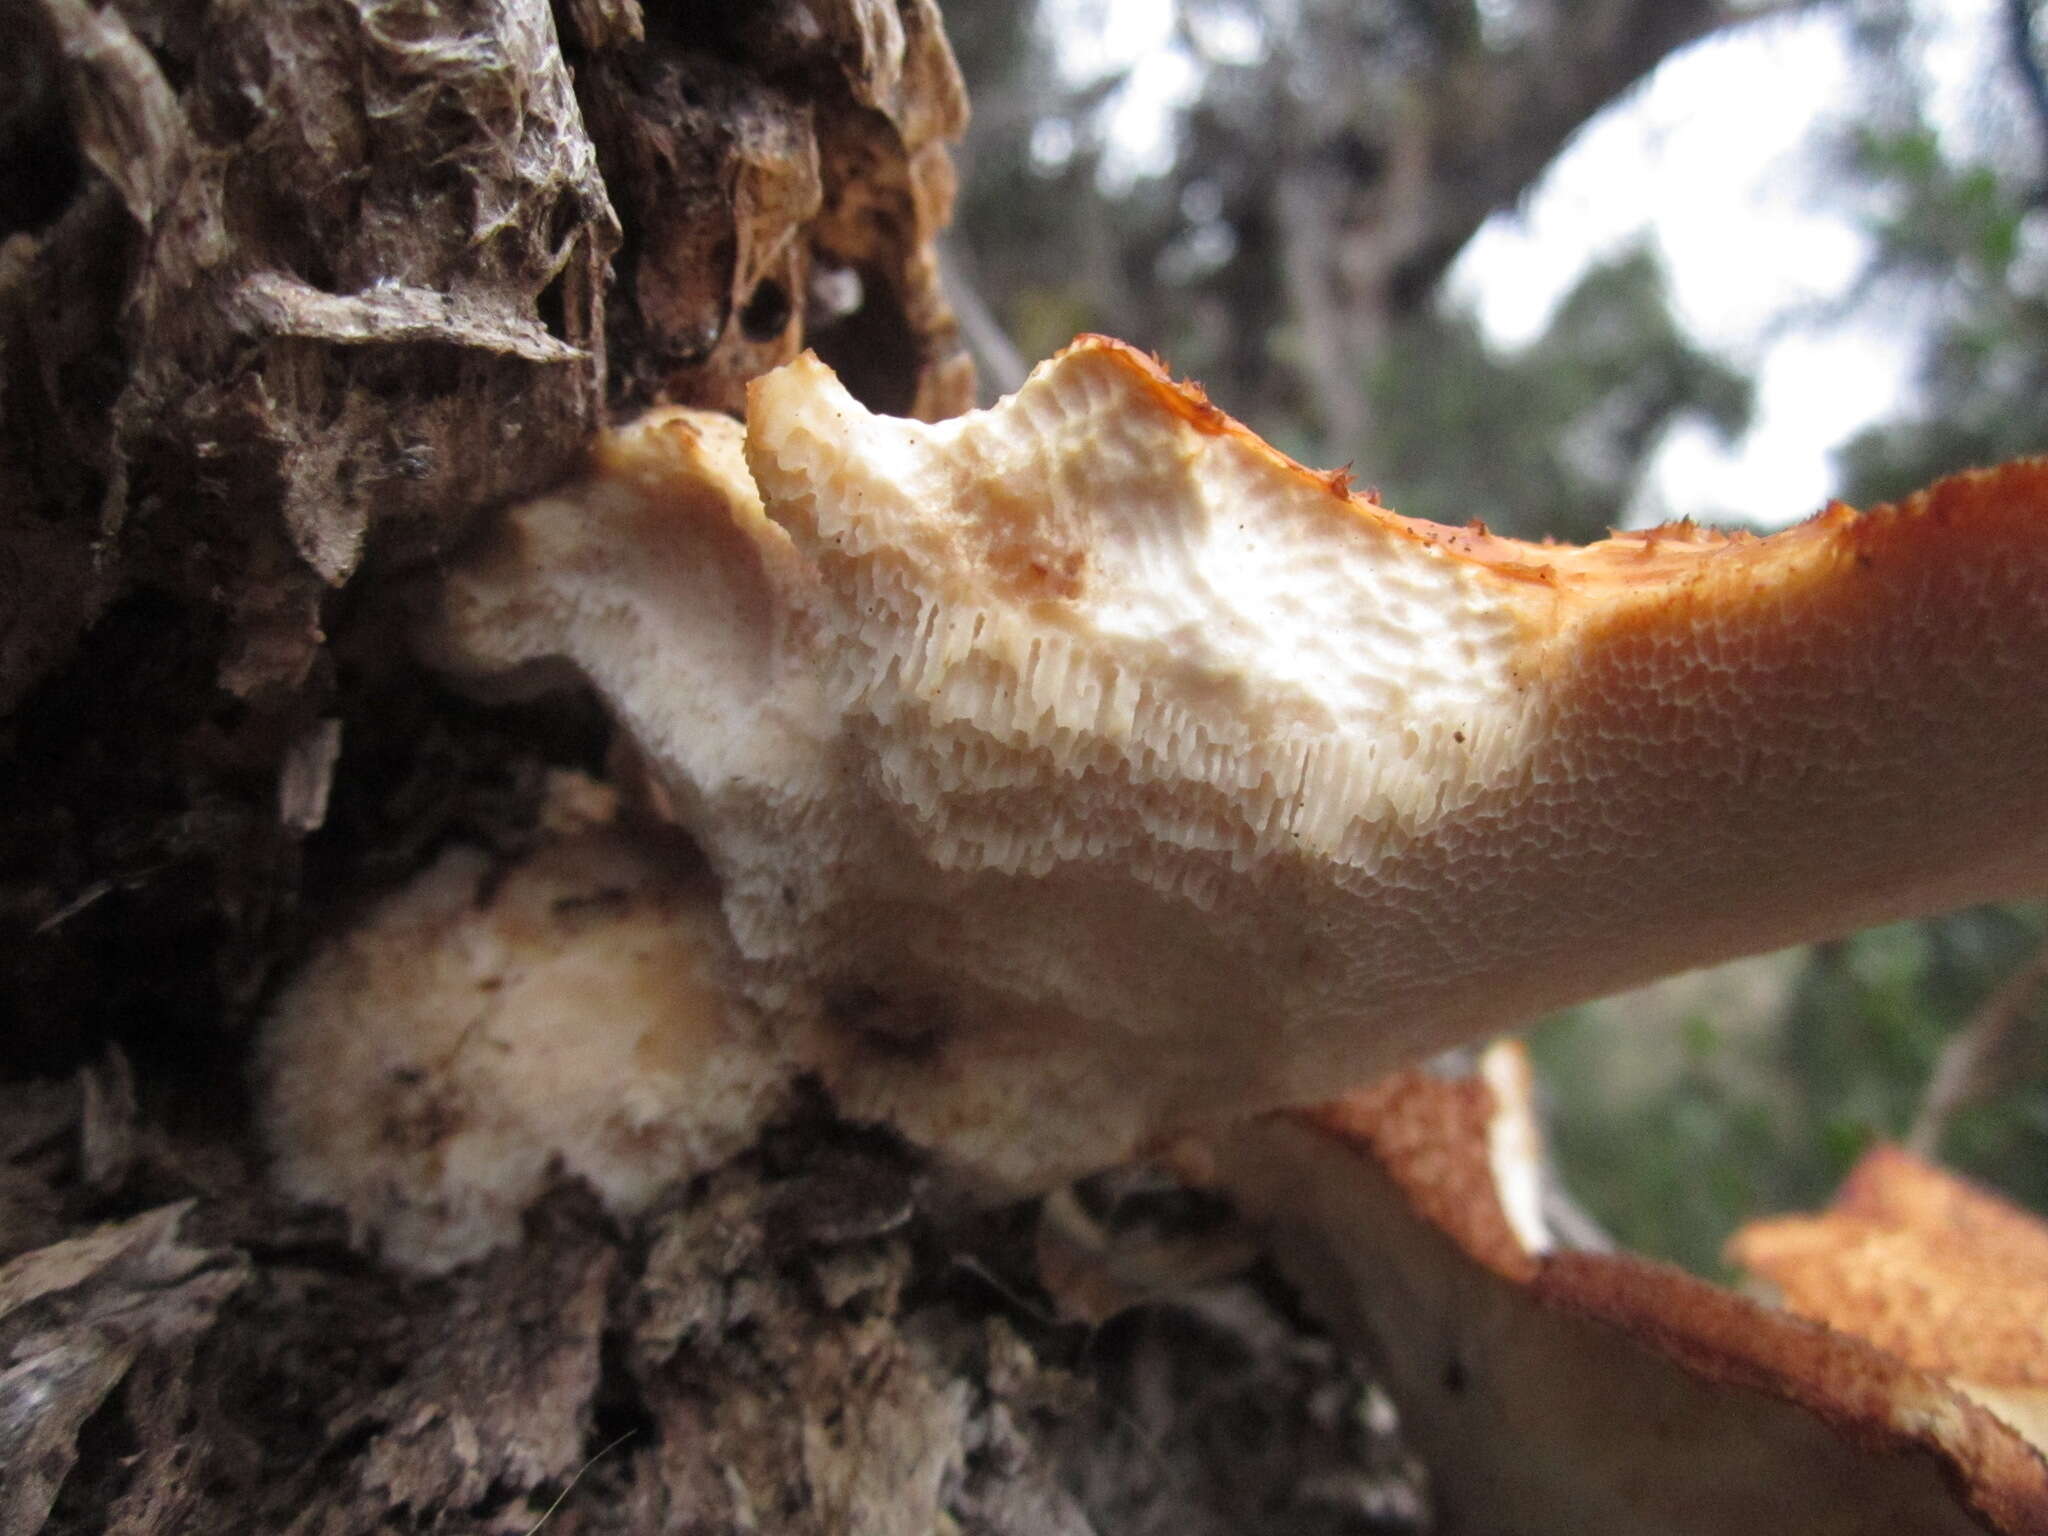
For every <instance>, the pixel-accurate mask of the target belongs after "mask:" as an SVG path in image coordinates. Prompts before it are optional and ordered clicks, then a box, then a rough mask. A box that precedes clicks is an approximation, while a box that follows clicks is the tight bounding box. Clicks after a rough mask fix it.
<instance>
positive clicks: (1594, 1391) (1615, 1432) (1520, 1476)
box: [1212, 1047, 2048, 1536]
mask: <svg viewBox="0 0 2048 1536" xmlns="http://www.w3.org/2000/svg"><path fill="white" fill-rule="evenodd" d="M1499 1049H1500V1048H1498V1047H1497V1048H1496V1053H1495V1054H1496V1060H1495V1061H1493V1062H1492V1063H1491V1065H1493V1066H1494V1067H1496V1068H1498V1067H1502V1066H1506V1067H1509V1068H1510V1070H1493V1071H1488V1072H1487V1073H1485V1074H1484V1075H1483V1076H1472V1077H1466V1078H1460V1079H1448V1078H1444V1077H1439V1076H1435V1075H1432V1074H1431V1073H1428V1072H1420V1071H1415V1072H1404V1073H1399V1074H1396V1075H1394V1076H1393V1077H1391V1078H1388V1079H1386V1080H1384V1081H1383V1082H1381V1083H1379V1084H1376V1085H1375V1086H1374V1087H1372V1088H1370V1089H1367V1090H1364V1091H1361V1092H1359V1093H1356V1094H1353V1095H1351V1096H1350V1097H1348V1098H1346V1099H1344V1100H1342V1101H1340V1102H1338V1103H1335V1104H1331V1105H1327V1106H1325V1107H1323V1108H1321V1109H1318V1110H1314V1111H1307V1112H1303V1111H1294V1112H1289V1113H1284V1114H1276V1115H1270V1116H1265V1117H1261V1118H1259V1119H1256V1120H1253V1121H1251V1122H1248V1123H1246V1124H1244V1125H1242V1126H1240V1127H1239V1128H1238V1129H1237V1130H1235V1131H1234V1132H1231V1133H1229V1134H1228V1135H1227V1137H1225V1138H1224V1139H1223V1140H1222V1141H1221V1142H1220V1143H1219V1144H1218V1145H1217V1146H1216V1147H1215V1148H1214V1149H1213V1153H1212V1157H1213V1166H1214V1167H1215V1169H1216V1170H1218V1173H1219V1177H1220V1179H1221V1181H1222V1183H1223V1184H1224V1185H1225V1186H1226V1187H1227V1188H1228V1189H1229V1190H1230V1192H1231V1193H1233V1194H1234V1195H1235V1196H1236V1197H1237V1199H1238V1202H1239V1204H1240V1206H1241V1207H1242V1208H1243V1209H1245V1210H1246V1211H1247V1212H1248V1213H1250V1214H1252V1215H1253V1216H1255V1217H1257V1218H1260V1219H1261V1220H1262V1221H1263V1222H1264V1223H1265V1225H1266V1228H1267V1230H1268V1235H1269V1237H1270V1240H1271V1241H1272V1243H1273V1246H1274V1253H1275V1256H1276V1257H1277V1258H1278V1260H1279V1262H1280V1265H1281V1267H1282V1269H1283V1270H1284V1272H1285V1273H1286V1274H1287V1275H1288V1277H1289V1278H1290V1279H1291V1280H1292V1281H1293V1282H1294V1283H1295V1284H1296V1285H1297V1286H1298V1287H1299V1288H1300V1290H1301V1292H1302V1295H1303V1298H1304V1300H1305V1301H1306V1302H1307V1303H1308V1305H1309V1306H1310V1308H1311V1310H1313V1311H1315V1312H1316V1313H1317V1314H1318V1315H1319V1316H1320V1317H1321V1318H1322V1320H1323V1321H1324V1322H1326V1323H1327V1324H1328V1325H1329V1326H1330V1327H1331V1329H1332V1330H1333V1332H1335V1333H1336V1335H1337V1336H1338V1337H1339V1338H1340V1339H1344V1340H1347V1341H1349V1342H1351V1343H1352V1344H1354V1345H1356V1346H1358V1347H1360V1348H1362V1349H1363V1350H1364V1351H1365V1353H1366V1354H1367V1356H1368V1358H1369V1359H1370V1360H1371V1361H1372V1363H1373V1364H1374V1366H1375V1367H1376V1368H1377V1370H1378V1371H1379V1372H1380V1373H1381V1375H1382V1379H1383V1380H1384V1382H1385V1385H1386V1387H1387V1390H1388V1392H1389V1393H1390V1394H1391V1395H1392V1396H1393V1397H1394V1399H1395V1401H1396V1402H1397V1403H1398V1404H1399V1406H1400V1409H1401V1418H1402V1429H1403V1433H1404V1435H1405V1436H1406V1437H1407V1438H1408V1439H1409V1440H1410V1442H1411V1443H1412V1444H1413V1445H1414V1447H1415V1449H1416V1451H1417V1452H1418V1454H1420V1455H1421V1457H1422V1459H1423V1461H1424V1463H1425V1464H1426V1465H1428V1466H1429V1468H1430V1469H1431V1472H1432V1478H1433V1488H1434V1498H1435V1504H1436V1512H1437V1517H1438V1521H1439V1527H1438V1528H1439V1529H1440V1530H1442V1531H1443V1532H1445V1533H1446V1536H1458V1533H1463V1532H1470V1533H1475V1536H1476V1533H1494V1532H1500V1531H1515V1532H1520V1533H1525V1536H1637V1533H1640V1532H1645V1531H1668V1532H1684V1533H1686V1536H1748V1533H1750V1532H1754V1531H1798V1532H1801V1533H1805V1536H1850V1533H1855V1536H1879V1533H1890V1532H1900V1531H1912V1532H1915V1533H1921V1532H1964V1531H1967V1532H1973V1533H1980V1536H1981V1533H1982V1532H1985V1531H1992V1532H1998V1533H2002V1536H2020V1533H2027V1536H2039V1533H2042V1532H2048V1466H2044V1465H2043V1462H2042V1460H2041V1458H2040V1456H2039V1455H2037V1454H2036V1453H2035V1452H2034V1450H2033V1449H2032V1447H2030V1446H2029V1445H2028V1444H2027V1442H2026V1441H2025V1440H2024V1439H2022V1438H2021V1437H2020V1436H2019V1435H2017V1434H2015V1433H2014V1432H2013V1430H2012V1429H2010V1428H2009V1427H2008V1426H2007V1424H2006V1423H2004V1422H2002V1421H2001V1420H2000V1419H1999V1418H1997V1417H1995V1416H1993V1415H1992V1414H1991V1413H1989V1412H1986V1411H1985V1410H1984V1409H1983V1408H1982V1407H1980V1406H1979V1405H1978V1404H1976V1403H1975V1402H1972V1401H1971V1400H1970V1399H1969V1398H1967V1397H1965V1396H1964V1395H1962V1394H1960V1393H1958V1392H1956V1391H1954V1390H1952V1389H1951V1387H1950V1386H1949V1385H1947V1384H1945V1383H1944V1382H1943V1381H1942V1380H1941V1379H1940V1378H1939V1376H1938V1375H1935V1374H1931V1373H1929V1372H1927V1371H1924V1370H1922V1369H1919V1368H1918V1367H1916V1366H1915V1365H1913V1364H1912V1363H1910V1362H1908V1361H1906V1360H1903V1359H1901V1358H1899V1357H1898V1356H1896V1355H1893V1354H1889V1353H1886V1352H1885V1351H1883V1350H1881V1349H1879V1348H1877V1347H1875V1346H1873V1345H1872V1344H1870V1343H1867V1342H1865V1341H1864V1340H1863V1339H1860V1338H1856V1337H1852V1336H1850V1335H1848V1334H1845V1333H1836V1332H1833V1331H1831V1330H1829V1329H1827V1328H1824V1327H1822V1326H1820V1325H1818V1324H1816V1323H1812V1322H1807V1321H1804V1320H1802V1319H1799V1318H1795V1317H1792V1316H1790V1315H1788V1314H1787V1313H1784V1312H1781V1311H1778V1310H1776V1309H1774V1308H1771V1307H1766V1306H1762V1305H1759V1304H1758V1303H1756V1302H1754V1301H1751V1300H1748V1299H1746V1298H1744V1297H1741V1296H1737V1295H1735V1294H1733V1293H1731V1292H1728V1291H1724V1290H1721V1289H1719V1288H1717V1287H1715V1286H1712V1285H1709V1284H1708V1283H1706V1282H1705V1281H1703V1280H1699V1279H1696V1278H1695V1277H1693V1276H1691V1275H1687V1274H1684V1273H1682V1272H1680V1271H1678V1270H1675V1269H1671V1268H1669V1267H1667V1266H1665V1265H1661V1264H1654V1263H1651V1262H1649V1261H1647V1260H1644V1259H1641V1258H1637V1257H1633V1256H1630V1255H1622V1254H1593V1253H1570V1252H1560V1251H1556V1250H1554V1249H1553V1248H1552V1247H1551V1245H1550V1243H1549V1240H1548V1236H1547V1234H1546V1232H1545V1231H1544V1229H1543V1227H1542V1225H1541V1222H1540V1219H1538V1218H1535V1217H1533V1216H1532V1213H1531V1210H1530V1208H1529V1206H1528V1205H1527V1204H1526V1202H1522V1201H1519V1200H1518V1199H1517V1197H1516V1196H1515V1195H1514V1193H1513V1191H1514V1190H1515V1188H1516V1187H1517V1186H1518V1185H1519V1184H1521V1183H1522V1182H1523V1181H1524V1180H1525V1179H1526V1176H1527V1173H1528V1162H1527V1150H1526V1149H1527V1140H1526V1130H1525V1129H1524V1127H1526V1124H1527V1105H1526V1102H1523V1101H1522V1100H1521V1098H1520V1095H1519V1094H1518V1092H1517V1091H1516V1088H1515V1085H1516V1083H1517V1081H1518V1079H1519V1076H1520V1074H1519V1073H1517V1072H1516V1071H1514V1070H1512V1066H1513V1063H1512V1062H1511V1061H1510V1062H1506V1063H1503V1062H1501V1061H1500V1060H1498V1059H1497V1057H1498V1051H1499Z"/></svg>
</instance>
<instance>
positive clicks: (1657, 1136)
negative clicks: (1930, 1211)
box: [1531, 904, 2048, 1274]
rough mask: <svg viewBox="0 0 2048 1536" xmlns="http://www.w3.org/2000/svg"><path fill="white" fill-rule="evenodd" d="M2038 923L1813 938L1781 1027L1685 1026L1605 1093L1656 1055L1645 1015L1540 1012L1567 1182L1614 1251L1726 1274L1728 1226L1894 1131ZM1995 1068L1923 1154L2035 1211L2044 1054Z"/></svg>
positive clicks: (1805, 1202) (1993, 911) (1987, 922)
mask: <svg viewBox="0 0 2048 1536" xmlns="http://www.w3.org/2000/svg"><path fill="white" fill-rule="evenodd" d="M2044 918H2048V912H2044V909H2043V908H2042V907H2041V906H2040V905H2038V904H2036V905H2021V906H2005V907H1979V908H1975V909H1973V910H1970V911H1966V912H1959V913H1953V914H1951V915H1949V916H1947V917H1943V918H1938V919H1934V920H1931V921H1928V922H1923V923H1900V924H1895V925H1893V926H1891V927H1888V928H1878V929H1872V930H1870V931H1869V932H1866V933H1860V934H1857V935H1855V936H1854V937H1852V938H1848V939H1844V940H1841V941H1839V942H1837V943H1833V944H1823V945H1817V946H1815V947H1814V948H1813V949H1811V950H1810V951H1808V952H1807V954H1806V957H1805V959H1804V961H1803V963H1802V964H1801V965H1800V966H1799V967H1798V969H1797V971H1796V974H1795V975H1794V977H1793V979H1792V981H1791V984H1790V986H1789V988H1788V989H1787V991H1786V995H1785V996H1784V997H1783V999H1782V1001H1781V1003H1780V1005H1779V1007H1778V1008H1777V1010H1776V1017H1775V1018H1772V1019H1767V1020H1763V1021H1761V1023H1762V1025H1763V1027H1755V1026H1756V1025H1757V1024H1758V1022H1759V1021H1756V1020H1731V1019H1715V1018H1712V1017H1709V1016H1704V1015H1700V1016H1695V1017H1693V1018H1690V1019H1688V1020H1686V1021H1685V1022H1684V1024H1683V1030H1684V1038H1685V1049H1684V1052H1683V1057H1682V1060H1681V1061H1680V1062H1679V1063H1678V1065H1677V1066H1676V1067H1675V1068H1668V1069H1665V1070H1661V1071H1660V1070H1659V1069H1658V1068H1656V1067H1651V1068H1649V1069H1647V1070H1644V1071H1641V1072H1638V1073H1635V1074H1633V1077H1634V1080H1635V1081H1636V1082H1637V1083H1638V1087H1637V1089H1636V1090H1635V1091H1633V1092H1627V1093H1622V1094H1619V1095H1617V1094H1615V1093H1614V1092H1613V1091H1611V1087H1610V1085H1611V1084H1612V1083H1613V1082H1614V1080H1615V1077H1616V1067H1615V1063H1616V1060H1617V1058H1626V1057H1627V1056H1628V1055H1629V1054H1630V1053H1632V1052H1637V1053H1640V1052H1642V1051H1643V1050H1645V1048H1646V1046H1649V1045H1651V1044H1652V1042H1646V1041H1644V1040H1643V1039H1642V1038H1641V1032H1642V1030H1643V1029H1644V1028H1645V1024H1646V1021H1643V1020H1640V1019H1637V1018H1633V1017H1630V1016H1628V1014H1627V1013H1625V1012H1624V1011H1622V1010H1620V1009H1616V1008H1612V1007H1610V1008H1601V1009H1579V1010H1574V1011H1573V1012H1570V1013H1567V1014H1563V1015H1561V1016H1559V1017H1557V1018H1554V1019H1552V1020H1550V1021H1548V1022H1547V1023H1545V1024H1544V1025H1542V1026H1541V1027H1539V1028H1538V1029H1537V1030H1536V1031H1535V1033H1534V1035H1533V1036H1532V1038H1531V1046H1532V1048H1533V1050H1534V1052H1535V1055H1536V1059H1537V1064H1538V1066H1539V1068H1540V1069H1541V1074H1542V1080H1543V1083H1544V1085H1545V1092H1546V1094H1547V1095H1548V1096H1549V1098H1550V1107H1551V1110H1552V1117H1551V1118H1552V1140H1553V1150H1554V1151H1555V1153H1556V1156H1557V1159H1558V1162H1559V1165H1560V1167H1561V1169H1562V1171H1563V1173H1564V1177H1565V1182H1566V1184H1567V1185H1568V1187H1570V1188H1571V1189H1572V1191H1573V1192H1574V1194H1576V1195H1577V1196H1578V1198H1579V1199H1580V1200H1581V1202H1582V1203H1583V1204H1584V1205H1585V1206H1586V1208H1587V1210H1588V1211H1589V1212H1590V1213H1591V1214H1592V1215H1593V1216H1594V1218H1595V1219H1596V1220H1598V1221H1600V1222H1601V1223H1602V1224H1603V1225H1604V1226H1606V1227H1607V1229H1608V1230H1609V1231H1610V1232H1612V1233H1613V1234H1614V1236H1615V1237H1616V1238H1617V1240H1619V1241H1620V1242H1621V1243H1623V1244H1624V1245H1626V1246H1628V1247H1632V1248H1637V1249H1640V1250H1641V1251H1643V1252H1646V1253H1651V1254H1655V1255H1657V1256H1659V1257H1662V1258H1667V1259H1670V1260H1672V1261H1673V1262H1675V1263H1679V1264H1683V1265H1685V1266H1686V1267H1688V1268H1690V1269H1694V1270H1696V1271H1699V1272H1701V1273H1705V1274H1721V1273H1724V1270H1723V1266H1722V1264H1721V1259H1720V1253H1721V1247H1722V1245H1723V1243H1725V1242H1726V1240H1727V1238H1728V1236H1729V1234H1730V1233H1731V1232H1733V1231H1734V1229H1735V1228H1736V1227H1737V1226H1739V1225H1741V1224H1742V1223H1743V1222H1744V1221H1747V1220H1749V1219H1751V1218H1753V1217H1756V1216H1760V1215H1763V1214H1766V1213H1768V1212H1771V1211H1778V1210H1797V1209H1811V1208H1813V1207H1816V1206H1819V1205H1822V1204H1824V1203H1825V1202H1826V1201H1827V1199H1828V1198H1829V1197H1830V1195H1831V1194H1832V1193H1833V1191H1834V1189H1835V1187H1836V1186H1837V1185H1838V1184H1839V1183H1840V1181H1841V1179H1842V1176H1843V1175H1844V1174H1846V1173H1847V1172H1848V1170H1849V1168H1850V1167H1851V1166H1852V1165H1853V1164H1854V1163H1855V1161H1856V1159H1857V1158H1858V1157H1859V1156H1860V1155H1861V1154H1862V1153H1863V1151H1864V1150H1865V1148H1867V1147H1868V1146H1869V1145H1870V1144H1871V1143H1872V1142H1873V1141H1876V1140H1880V1139H1883V1140H1898V1139H1900V1138H1902V1137H1904V1136H1905V1134H1906V1132H1907V1130H1908V1128H1909V1127H1910V1126H1911V1124H1912V1123H1913V1119H1914V1116H1915V1115H1916V1113H1917V1112H1918V1111H1919V1109H1920V1106H1921V1104H1922V1102H1923V1099H1924V1096H1925V1094H1926V1089H1927V1083H1928V1079H1929V1077H1930V1075H1931V1074H1932V1072H1933V1070H1934V1064H1935V1061H1936V1059H1937V1058H1938V1057H1939V1056H1940V1054H1941V1050H1942V1047H1943V1046H1944V1045H1945V1044H1946V1043H1947V1042H1948V1041H1949V1039H1950V1038H1951V1037H1952V1036H1953V1035H1954V1033H1955V1031H1956V1030H1957V1029H1958V1028H1960V1027H1962V1026H1963V1025H1964V1024H1966V1023H1967V1022H1968V1021H1969V1019H1970V1017H1971V1015H1972V1014H1973V1012H1974V1011H1975V1010H1976V1009H1977V1008H1978V1007H1980V1006H1981V1005H1982V1004H1983V1002H1984V1000H1985V999H1986V998H1987V997H1988V996H1989V995H1990V994H1991V992H1992V991H1993V990H1994V989H1995V988H1996V987H1997V986H1998V984H1999V982H2000V981H2001V980H2002V979H2003V978H2004V977H2005V976H2006V975H2007V973H2008V972H2010V971H2011V970H2012V968H2013V967H2014V966H2015V965H2017V964H2018V963H2019V962H2020V961H2021V960H2022V958H2024V957H2025V956H2026V955H2027V954H2028V953H2029V952H2030V951H2031V950H2032V949H2033V948H2034V947H2035V946H2036V945H2037V944H2039V943H2040V942H2041V937H2042V934H2043V932H2044V927H2048V923H2044ZM2007 1065H2008V1070H2007V1071H2006V1073H2005V1074H2004V1075H2003V1077H2002V1081H2001V1084H2000V1086H1999V1089H1998V1091H1996V1092H1994V1093H1993V1094H1991V1096H1990V1097H1989V1098H1987V1099H1986V1100H1985V1101H1984V1102H1982V1103H1980V1104H1976V1105H1973V1106H1971V1107H1970V1108H1968V1109H1967V1110H1965V1111H1963V1112H1961V1113H1959V1114H1958V1115H1957V1116H1956V1117H1955V1119H1954V1120H1953V1121H1952V1122H1951V1123H1950V1127H1949V1132H1948V1134H1947V1136H1946V1137H1945V1138H1944V1139H1943V1141H1942V1144H1941V1145H1940V1147H1939V1148H1938V1149H1937V1150H1938V1152H1939V1154H1940V1156H1941V1158H1942V1160H1943V1161H1944V1162H1946V1163H1947V1164H1949V1165H1950V1166H1952V1167H1955V1168H1957V1169H1958V1170H1960V1171H1961V1172H1964V1173H1966V1174H1969V1175H1972V1176H1974V1177H1976V1178H1978V1179H1981V1180H1983V1181H1984V1182H1986V1183H1988V1184H1991V1185H1993V1186H1994V1187H1997V1188H2000V1189H2002V1190H2004V1191H2005V1192H2006V1193H2008V1194H2009V1195H2011V1196H2013V1197H2014V1198H2016V1199H2019V1200H2021V1201H2023V1202H2025V1203H2028V1204H2031V1205H2033V1206H2035V1207H2036V1208H2037V1209H2038V1208H2048V1061H2042V1060H2039V1059H2038V1058H2037V1059H2034V1060H2031V1061H2028V1060H2024V1059H2021V1060H2015V1061H2011V1062H2009V1063H2008V1064H2007ZM1624 1075H1625V1076H1626V1075H1628V1074H1624ZM1643 1083H1647V1086H1641V1084H1643Z"/></svg>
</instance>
